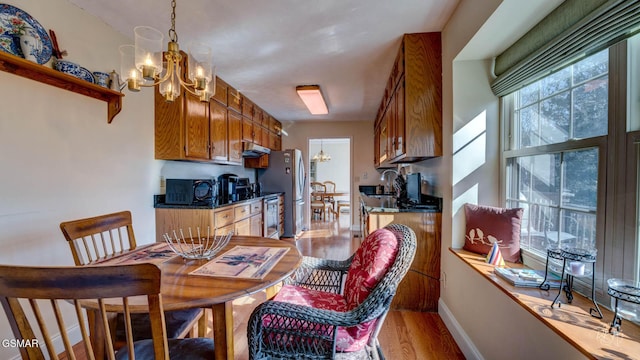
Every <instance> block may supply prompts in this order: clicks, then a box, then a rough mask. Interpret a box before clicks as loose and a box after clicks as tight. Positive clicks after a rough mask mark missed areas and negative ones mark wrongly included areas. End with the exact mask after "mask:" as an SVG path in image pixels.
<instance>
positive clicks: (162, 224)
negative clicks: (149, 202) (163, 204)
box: [156, 208, 215, 242]
mask: <svg viewBox="0 0 640 360" xmlns="http://www.w3.org/2000/svg"><path fill="white" fill-rule="evenodd" d="M214 223H215V222H214V212H213V210H211V209H163V208H156V241H160V242H162V241H164V239H163V237H162V235H163V234H167V233H168V234H169V235H170V236H171V237H172V238H173V237H174V234H173V232H174V231H175V232H176V233H177V234H178V236H180V230H182V231H183V233H184V234H185V236H188V234H189V228H191V230H192V232H193V233H194V234H195V233H196V232H197V229H200V231H201V232H202V231H204V234H206V233H207V228H209V229H211V231H213V229H214V228H215V227H214Z"/></svg>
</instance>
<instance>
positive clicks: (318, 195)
mask: <svg viewBox="0 0 640 360" xmlns="http://www.w3.org/2000/svg"><path fill="white" fill-rule="evenodd" d="M310 185H311V192H312V194H311V213H312V214H314V215H315V214H318V216H320V219H322V220H326V218H327V214H328V213H329V211H328V207H329V206H330V204H329V203H328V202H326V201H325V195H324V193H326V192H327V188H326V186H325V185H324V184H323V183H321V182H317V181H313V182H311V184H310Z"/></svg>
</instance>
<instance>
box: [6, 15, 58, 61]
mask: <svg viewBox="0 0 640 360" xmlns="http://www.w3.org/2000/svg"><path fill="white" fill-rule="evenodd" d="M20 33H26V34H29V35H31V36H33V37H34V38H36V40H37V43H38V46H36V47H35V49H34V50H33V53H32V55H33V56H34V57H35V59H36V62H37V63H38V64H44V63H46V62H47V61H49V59H50V58H51V53H52V46H51V39H50V38H49V35H48V34H47V31H46V30H45V29H44V28H43V27H42V25H40V23H39V22H38V21H36V20H35V19H34V18H32V17H31V15H29V14H27V13H26V12H24V11H22V10H20V9H18V8H17V7H15V6H11V5H9V4H0V50H2V51H4V52H8V53H10V54H13V55H17V56H20V57H23V58H24V55H23V54H22V50H21V49H20V44H19V38H18V36H19V35H20Z"/></svg>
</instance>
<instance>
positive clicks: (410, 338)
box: [61, 213, 464, 360]
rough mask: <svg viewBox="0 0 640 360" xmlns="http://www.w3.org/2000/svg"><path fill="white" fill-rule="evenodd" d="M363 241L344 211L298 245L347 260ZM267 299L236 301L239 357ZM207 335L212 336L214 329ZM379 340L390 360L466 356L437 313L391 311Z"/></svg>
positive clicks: (317, 223)
mask: <svg viewBox="0 0 640 360" xmlns="http://www.w3.org/2000/svg"><path fill="white" fill-rule="evenodd" d="M360 241H361V239H360V238H358V237H354V236H353V234H352V232H351V231H350V216H349V214H348V213H342V214H340V216H338V217H337V218H336V219H334V220H332V221H323V220H313V221H312V222H311V228H310V229H309V230H308V231H305V232H304V233H303V234H302V236H301V237H300V238H299V239H298V240H297V245H298V249H299V250H300V252H301V253H302V254H303V255H306V256H315V257H322V258H328V259H346V258H347V257H349V256H350V255H351V254H352V253H353V252H355V250H356V249H357V248H358V246H359V245H360ZM263 301H265V295H264V293H258V294H254V295H252V296H247V297H243V298H240V299H237V300H236V301H234V302H233V315H234V319H235V324H234V342H235V359H238V360H244V359H248V357H249V356H248V352H247V335H246V329H247V322H248V320H249V315H251V311H252V310H253V309H254V308H255V307H256V306H257V305H258V304H260V303H261V302H263ZM207 336H211V333H210V331H209V332H208V333H207ZM378 339H379V341H380V344H381V347H382V351H383V353H384V356H385V357H386V359H389V360H405V359H406V360H413V359H420V360H428V359H446V360H455V359H464V356H463V355H462V353H461V351H460V349H459V348H458V346H457V345H456V343H455V342H454V340H453V338H452V337H451V334H450V333H449V331H448V330H447V328H446V327H445V325H444V323H443V322H442V320H441V319H440V316H438V314H437V313H424V312H411V311H390V312H389V314H388V315H387V318H386V319H385V322H384V324H383V326H382V329H381V331H380V335H379V336H378ZM76 347H77V348H81V346H76ZM82 355H83V354H82ZM85 358H86V357H83V356H80V357H78V359H85ZM61 359H66V357H61Z"/></svg>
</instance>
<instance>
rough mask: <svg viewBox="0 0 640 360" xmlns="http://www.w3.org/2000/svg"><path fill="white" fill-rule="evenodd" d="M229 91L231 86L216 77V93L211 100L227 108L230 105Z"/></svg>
mask: <svg viewBox="0 0 640 360" xmlns="http://www.w3.org/2000/svg"><path fill="white" fill-rule="evenodd" d="M228 91H229V84H227V83H226V82H225V81H224V80H222V79H220V78H219V77H217V76H216V91H215V93H214V94H213V96H212V97H211V98H212V99H213V100H216V101H217V102H219V103H220V104H222V105H224V106H225V107H226V106H227V105H228V101H227V99H228V94H227V92H228Z"/></svg>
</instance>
